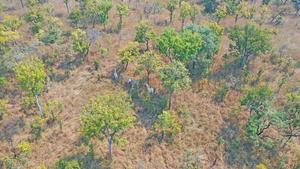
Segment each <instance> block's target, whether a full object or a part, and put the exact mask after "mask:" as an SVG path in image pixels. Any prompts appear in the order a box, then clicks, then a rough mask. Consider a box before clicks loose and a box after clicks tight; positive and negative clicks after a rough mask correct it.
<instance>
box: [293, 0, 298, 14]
mask: <svg viewBox="0 0 300 169" xmlns="http://www.w3.org/2000/svg"><path fill="white" fill-rule="evenodd" d="M292 2H293V5H294V8H295V10H296V15H298V13H299V11H300V0H292Z"/></svg>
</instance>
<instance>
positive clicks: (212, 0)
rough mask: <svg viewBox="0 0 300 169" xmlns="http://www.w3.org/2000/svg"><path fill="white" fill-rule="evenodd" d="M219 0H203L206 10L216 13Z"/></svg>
mask: <svg viewBox="0 0 300 169" xmlns="http://www.w3.org/2000/svg"><path fill="white" fill-rule="evenodd" d="M218 5H219V4H218V2H217V0H203V6H204V12H206V13H214V12H215V10H216V9H217V6H218Z"/></svg>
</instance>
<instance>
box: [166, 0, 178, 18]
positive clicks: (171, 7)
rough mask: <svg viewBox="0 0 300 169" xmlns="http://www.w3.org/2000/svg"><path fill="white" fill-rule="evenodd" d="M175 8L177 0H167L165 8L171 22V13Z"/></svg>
mask: <svg viewBox="0 0 300 169" xmlns="http://www.w3.org/2000/svg"><path fill="white" fill-rule="evenodd" d="M176 8H177V0H168V4H167V10H168V11H169V13H170V14H169V15H170V23H172V22H173V14H174V11H175V10H176Z"/></svg>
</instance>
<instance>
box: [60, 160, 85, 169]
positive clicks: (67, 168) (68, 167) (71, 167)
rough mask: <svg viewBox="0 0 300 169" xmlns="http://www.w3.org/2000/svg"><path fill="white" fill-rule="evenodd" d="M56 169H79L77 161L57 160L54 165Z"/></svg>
mask: <svg viewBox="0 0 300 169" xmlns="http://www.w3.org/2000/svg"><path fill="white" fill-rule="evenodd" d="M55 168H56V169H81V167H80V164H79V162H78V161H77V160H59V161H57V162H56V164H55Z"/></svg>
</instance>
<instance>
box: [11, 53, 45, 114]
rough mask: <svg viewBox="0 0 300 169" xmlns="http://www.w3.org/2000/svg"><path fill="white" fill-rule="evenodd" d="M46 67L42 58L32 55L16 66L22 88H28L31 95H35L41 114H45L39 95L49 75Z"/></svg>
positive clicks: (17, 78)
mask: <svg viewBox="0 0 300 169" xmlns="http://www.w3.org/2000/svg"><path fill="white" fill-rule="evenodd" d="M44 67H45V66H44V64H43V62H42V61H41V60H40V59H38V58H36V57H30V58H29V59H27V60H24V61H21V62H19V63H18V64H17V65H16V66H15V68H14V72H15V77H16V80H17V81H18V83H19V85H20V87H21V88H22V89H25V90H27V92H28V95H29V96H30V97H32V96H33V97H34V98H35V102H36V105H37V107H38V110H39V113H40V115H41V116H44V113H43V109H42V106H41V104H40V102H39V99H38V96H39V95H41V93H42V91H43V87H44V85H45V78H46V76H47V74H46V72H45V68H44Z"/></svg>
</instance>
